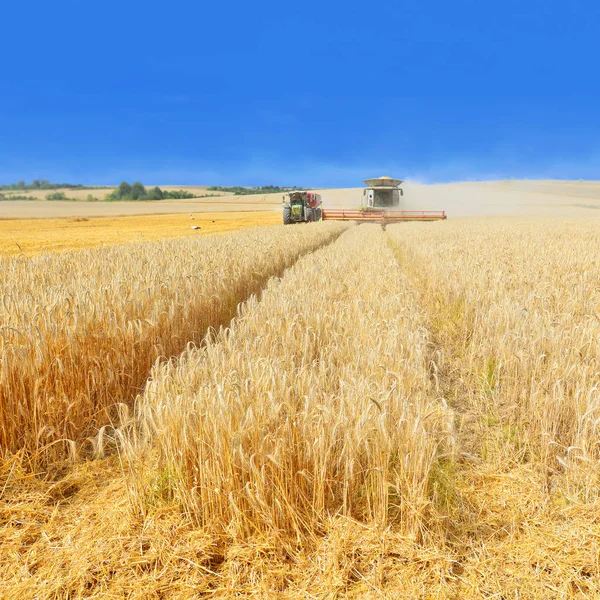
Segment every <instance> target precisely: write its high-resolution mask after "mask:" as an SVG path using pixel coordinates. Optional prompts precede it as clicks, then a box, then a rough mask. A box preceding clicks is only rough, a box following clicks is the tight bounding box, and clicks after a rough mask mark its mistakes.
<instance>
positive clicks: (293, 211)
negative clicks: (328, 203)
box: [283, 191, 323, 225]
mask: <svg viewBox="0 0 600 600" xmlns="http://www.w3.org/2000/svg"><path fill="white" fill-rule="evenodd" d="M321 204H322V200H321V196H320V195H319V194H317V193H316V192H296V191H294V192H290V193H289V194H286V195H285V196H284V197H283V224H284V225H290V224H291V223H310V222H313V221H320V220H321V219H322V217H323V213H322V209H321Z"/></svg>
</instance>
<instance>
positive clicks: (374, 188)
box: [283, 175, 446, 225]
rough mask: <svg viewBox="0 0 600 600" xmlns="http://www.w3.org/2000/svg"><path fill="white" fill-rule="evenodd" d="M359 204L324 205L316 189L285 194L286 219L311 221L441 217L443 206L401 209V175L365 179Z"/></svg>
mask: <svg viewBox="0 0 600 600" xmlns="http://www.w3.org/2000/svg"><path fill="white" fill-rule="evenodd" d="M365 183H366V184H367V186H368V187H367V188H366V189H364V190H363V194H362V202H361V207H360V208H354V209H349V208H327V209H323V208H322V204H323V201H322V199H321V196H320V195H319V194H317V193H316V192H305V191H297V190H294V191H293V192H289V193H288V194H286V195H285V196H284V197H283V223H284V225H289V224H291V223H309V222H311V221H321V220H322V221H361V222H375V223H381V224H382V225H386V224H387V223H395V222H398V221H441V220H443V219H445V218H446V211H443V210H399V209H398V207H399V206H400V197H401V196H403V195H404V192H403V191H402V189H401V188H400V184H401V183H402V180H401V179H392V178H391V177H387V176H385V175H384V176H383V177H378V178H376V179H365Z"/></svg>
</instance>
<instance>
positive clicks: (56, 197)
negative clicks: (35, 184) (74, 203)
mask: <svg viewBox="0 0 600 600" xmlns="http://www.w3.org/2000/svg"><path fill="white" fill-rule="evenodd" d="M46 200H68V198H67V197H66V196H65V193H64V192H52V193H50V194H46Z"/></svg>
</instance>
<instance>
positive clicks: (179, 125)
mask: <svg viewBox="0 0 600 600" xmlns="http://www.w3.org/2000/svg"><path fill="white" fill-rule="evenodd" d="M0 15H1V18H2V35H0V183H9V182H13V181H16V180H18V179H25V180H27V181H29V180H31V179H33V178H45V179H51V180H53V181H57V180H61V181H70V182H82V183H87V184H90V183H98V184H111V183H118V182H119V181H121V180H122V179H128V180H130V181H131V180H134V179H140V180H142V181H143V182H144V183H148V184H165V185H166V184H189V185H191V184H220V185H227V184H232V185H234V184H240V185H261V184H282V185H302V186H313V187H317V186H323V187H325V186H330V187H333V186H356V185H360V184H361V180H362V179H363V178H364V177H367V176H373V175H375V176H376V175H380V174H382V173H387V174H389V175H392V176H399V177H407V178H412V179H416V180H421V181H427V182H436V181H452V180H462V179H485V178H506V177H517V178H523V177H524V178H537V177H544V178H584V179H585V178H589V179H593V178H595V179H600V140H599V132H600V109H599V102H598V99H599V98H600V94H599V92H600V78H599V77H598V71H599V67H598V57H599V55H600V52H599V50H600V36H599V34H598V30H599V27H600V3H597V2H591V1H589V2H588V1H577V0H574V1H570V2H564V1H563V2H558V1H555V0H544V1H541V0H518V1H517V0H502V1H497V0H492V1H485V0H455V1H453V2H447V1H446V2H444V1H438V0H407V1H397V2H392V1H379V2H365V1H363V2H354V1H353V0H350V1H344V2H337V1H336V2H328V1H327V0H321V1H320V2H316V1H314V0H302V1H299V2H289V1H287V2H286V1H283V2H282V1H281V0H279V1H277V2H271V1H268V2H264V1H260V0H256V1H255V2H247V1H245V2H237V1H235V0H234V1H232V0H230V1H229V2H211V3H206V2H203V1H196V2H191V1H182V0H172V1H171V2H168V3H167V2H156V1H153V0H147V1H145V2H138V1H127V0H122V1H119V2H117V1H114V0H105V1H103V2H98V1H95V0H69V1H66V0H55V1H54V2H48V1H47V0H44V1H43V2H42V1H38V0H35V1H26V0H23V1H21V2H16V1H12V2H4V3H3V4H2V6H1V8H0Z"/></svg>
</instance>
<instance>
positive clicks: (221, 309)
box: [88, 227, 351, 456]
mask: <svg viewBox="0 0 600 600" xmlns="http://www.w3.org/2000/svg"><path fill="white" fill-rule="evenodd" d="M350 228H351V227H348V228H346V229H341V230H340V231H339V232H337V231H335V232H332V233H331V235H330V237H329V238H328V239H327V240H325V241H323V242H318V243H316V244H314V245H312V246H310V247H308V248H305V249H303V250H301V251H300V252H298V254H296V255H295V256H294V258H293V259H292V260H291V261H288V262H287V264H286V265H285V266H283V267H281V268H279V269H276V270H275V271H272V272H270V273H266V274H264V275H263V276H262V277H260V278H258V279H257V280H256V281H255V282H253V285H251V286H248V282H247V281H241V282H234V285H233V286H232V288H231V290H230V293H229V295H228V297H227V298H226V299H225V300H224V301H223V299H220V301H219V304H220V306H218V307H213V308H214V312H215V313H216V314H217V318H216V319H214V320H213V321H212V322H211V323H210V324H209V326H208V327H207V329H206V330H205V331H204V332H203V334H202V337H201V338H200V339H198V338H196V339H194V338H190V339H187V340H185V341H182V343H181V345H180V349H179V352H176V353H174V354H171V356H166V357H162V358H161V362H166V361H169V360H173V359H175V360H176V359H177V358H178V357H179V356H180V355H181V354H182V353H183V352H185V351H186V349H187V348H189V346H190V344H196V345H198V346H202V345H204V344H205V341H206V338H207V336H209V335H211V332H216V331H219V330H220V329H227V328H228V327H229V326H230V325H231V322H232V321H233V320H234V319H235V318H236V317H237V316H238V315H239V313H240V309H241V307H242V306H243V305H245V304H246V303H247V302H248V301H249V300H250V299H251V298H253V297H256V298H257V299H258V300H259V301H260V299H261V296H262V293H263V292H264V290H265V289H266V288H267V285H268V284H269V281H271V279H281V278H282V277H283V276H284V274H285V273H286V272H287V271H288V270H289V269H291V268H293V267H294V265H296V263H297V262H298V261H299V260H301V259H302V258H304V257H305V256H308V255H310V254H314V253H315V252H318V251H319V250H321V249H323V248H327V247H328V246H330V245H332V244H334V243H335V242H336V241H337V240H338V239H339V238H340V237H341V236H342V235H343V234H344V233H346V232H347V231H348V230H349V229H350ZM153 368H154V365H151V366H150V369H148V371H147V372H146V373H145V375H144V378H143V380H141V381H138V382H136V385H134V386H132V388H131V391H132V393H131V397H130V399H129V402H128V403H127V404H128V406H130V407H131V406H133V405H134V403H135V400H136V398H137V397H138V396H139V395H140V394H141V393H143V391H144V389H145V388H146V385H147V383H148V381H149V380H150V378H151V375H152V371H153ZM129 418H130V417H129V413H128V411H125V414H123V410H122V408H120V409H119V412H118V414H117V415H116V416H115V419H114V422H115V425H114V426H116V427H120V426H121V425H122V424H123V422H124V421H128V420H129ZM111 426H113V424H111ZM104 429H105V427H101V428H100V429H99V431H100V433H99V435H95V437H91V438H88V441H90V442H91V444H92V447H93V453H94V454H99V455H101V456H103V455H104V450H107V449H109V448H116V447H117V440H116V439H115V438H112V437H111V436H108V437H107V438H105V437H104ZM96 431H98V429H96ZM106 442H108V444H107V443H106Z"/></svg>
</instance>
